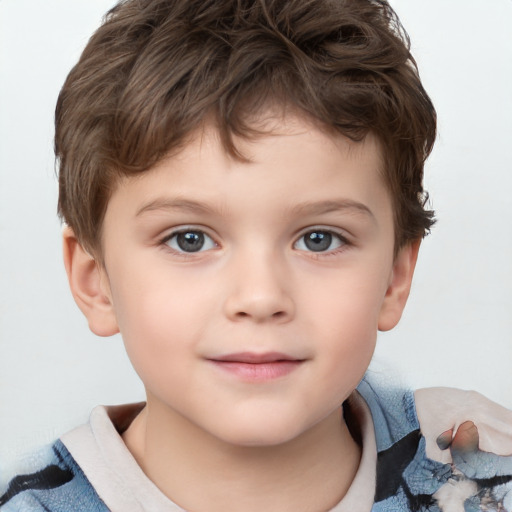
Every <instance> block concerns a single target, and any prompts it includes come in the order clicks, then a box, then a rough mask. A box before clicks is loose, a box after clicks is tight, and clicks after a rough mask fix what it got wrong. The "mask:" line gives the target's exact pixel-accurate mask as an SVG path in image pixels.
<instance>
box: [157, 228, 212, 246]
mask: <svg viewBox="0 0 512 512" xmlns="http://www.w3.org/2000/svg"><path fill="white" fill-rule="evenodd" d="M166 244H167V245H168V246H169V247H170V248H171V249H174V250H175V251H178V252H200V251H206V250H208V249H213V248H214V247H215V242H214V241H213V240H212V239H211V238H210V237H209V236H208V235H207V234H206V233H203V232H202V231H198V230H192V229H191V230H186V231H180V232H178V233H174V234H172V235H171V236H170V237H169V238H168V239H167V241H166Z"/></svg>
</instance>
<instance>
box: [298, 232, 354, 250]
mask: <svg viewBox="0 0 512 512" xmlns="http://www.w3.org/2000/svg"><path fill="white" fill-rule="evenodd" d="M344 243H345V240H344V239H343V238H342V237H341V236H340V235H338V234H336V233H333V232H331V231H325V230H320V229H316V230H313V231H308V232H307V233H305V234H304V235H302V236H301V237H300V238H299V239H298V240H297V242H295V246H294V247H295V248H296V249H299V250H300V251H310V252H325V251H332V250H334V249H337V248H338V247H341V246H342V245H343V244H344Z"/></svg>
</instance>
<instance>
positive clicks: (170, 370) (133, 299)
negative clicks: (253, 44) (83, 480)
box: [64, 115, 419, 512]
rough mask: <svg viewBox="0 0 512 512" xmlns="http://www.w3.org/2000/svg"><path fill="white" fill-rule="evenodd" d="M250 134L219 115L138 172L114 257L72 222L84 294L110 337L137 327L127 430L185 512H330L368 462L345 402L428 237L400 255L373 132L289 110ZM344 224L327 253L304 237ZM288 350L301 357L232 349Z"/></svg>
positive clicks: (125, 183) (122, 200)
mask: <svg viewBox="0 0 512 512" xmlns="http://www.w3.org/2000/svg"><path fill="white" fill-rule="evenodd" d="M236 144H237V147H238V148H239V149H240V150H241V152H242V153H243V154H244V155H245V156H247V157H249V158H250V162H241V161H238V160H234V159H232V158H231V157H230V156H228V155H227V154H226V153H225V151H224V150H223V148H222V146H221V145H220V143H219V140H218V137H217V133H216V132H215V130H214V129H213V128H212V127H211V126H206V127H205V128H204V129H203V130H201V131H200V132H198V133H197V134H196V136H195V137H194V138H193V139H192V140H191V142H190V143H189V144H188V145H187V146H186V147H185V148H184V149H183V150H182V151H181V152H180V153H179V154H177V155H174V156H171V157H168V158H166V159H164V160H162V161H161V162H160V163H159V164H157V165H156V166H155V167H154V168H153V169H151V170H150V171H148V172H146V173H145V174H143V175H141V176H139V177H137V178H129V179H128V178H127V179H123V180H122V181H121V182H120V183H119V186H118V187H117V188H116V190H115V191H114V193H113V195H112V197H111V199H110V201H109V204H108V208H107V212H106V215H105V219H104V225H103V232H102V251H103V258H104V259H103V261H104V265H103V266H102V265H100V264H98V263H97V262H96V261H95V260H94V258H93V257H91V256H90V255H89V254H87V253H86V252H85V251H84V250H83V249H82V248H81V246H80V244H79V243H78V241H77V240H76V238H75V237H74V235H73V232H72V231H71V230H70V229H68V230H66V232H65V235H64V242H65V243H64V254H65V263H66V268H67V271H68V275H69V280H70V285H71V289H72V291H73V295H74V297H75V300H76V301H77V303H78V305H79V306H80V308H81V309H82V311H83V312H84V314H85V315H86V317H87V318H88V321H89V326H90V328H91V329H92V330H93V331H94V332H95V333H96V334H99V335H104V336H106V335H111V334H114V333H116V332H118V331H120V332H121V333H122V336H123V340H124V343H125V346H126V350H127V352H128V355H129V357H130V359H131V361H132V364H133V366H134V368H135V370H136V371H137V372H138V374H139V376H140V377H141V379H142V381H143V382H144V384H145V387H146V392H147V407H146V408H145V409H144V410H143V412H142V413H141V414H140V415H139V416H138V417H137V418H136V420H135V421H134V422H133V423H132V425H131V426H130V427H129V429H128V430H127V431H126V432H125V434H124V435H123V439H124V441H125V443H126V445H127V447H128V449H129V450H130V451H131V452H132V454H133V455H134V457H135V459H136V460H137V462H138V463H139V465H140V466H141V467H142V469H143V470H144V471H145V473H146V474H147V475H148V477H149V478H150V479H151V480H153V482H155V484H156V485H157V486H158V487H159V488H160V489H161V490H162V492H164V493H165V494H166V495H167V496H169V497H170V498H171V499H172V500H173V501H175V502H176V503H177V504H179V505H180V506H181V507H183V508H185V509H187V510H208V511H217V510H219V511H220V510H222V511H224V512H225V511H230V510H233V511H235V510H236V511H247V512H251V511H253V510H254V511H256V510H258V511H260V510H267V511H270V512H272V511H283V510H294V511H298V510H303V511H321V510H328V509H329V508H331V507H333V506H334V505H335V504H336V503H337V502H338V501H339V500H340V499H341V498H342V497H343V496H344V494H345V493H346V491H347V489H348V487H349V486H350V483H351V482H352V480H353V477H354V475H355V472H356V471H357V467H358V464H359V459H360V447H359V446H358V445H357V444H356V443H355V442H354V440H353V439H352V437H351V435H350V433H349V431H348V429H347V427H346V425H345V422H344V420H343V417H342V410H341V407H340V405H341V404H342V403H343V401H344V400H345V399H346V398H347V397H348V396H349V395H350V394H351V393H352V391H353V390H354V388H355V387H356V386H357V384H358V382H359V381H360V379H361V378H362V376H363V375H364V372H365V371H366V369H367V367H368V365H369V362H370V359H371V357H372V354H373V351H374V347H375V342H376V334H377V330H378V329H381V330H387V329H391V328H392V327H393V326H394V325H395V324H396V323H397V322H398V320H399V318H400V315H401V313H402V310H403V307H404V306H405V302H406V300H407V296H408V293H409V289H410V284H411V279H412V274H413V271H414V265H415V261H416V256H417V251H418V245H419V244H417V243H416V244H409V245H407V246H405V247H404V248H402V249H401V250H400V251H398V255H397V256H396V257H394V246H393V243H394V233H393V211H392V203H391V199H390V197H389V194H388V192H387V188H386V186H385V184H384V181H383V178H382V176H381V172H380V170H381V167H382V163H381V160H382V155H381V150H380V146H379V144H378V142H377V141H376V140H375V139H374V138H373V137H371V136H368V137H367V138H366V139H365V141H364V142H361V143H354V142H351V141H349V140H348V139H346V138H344V137H342V136H340V135H333V134H329V133H326V131H324V130H321V129H320V128H319V127H318V126H316V125H314V124H313V123H311V122H309V121H307V120H305V119H303V118H301V117H296V116H292V115H287V116H285V117H284V118H282V119H279V120H276V121H274V126H273V129H272V131H271V132H270V133H269V134H267V135H264V136H261V137H259V138H257V139H256V140H254V141H251V142H250V141H247V140H237V141H236ZM299 178H300V179H299ZM182 232H189V233H192V234H193V235H194V234H195V235H197V234H198V233H204V235H205V239H204V240H205V243H204V245H203V246H202V247H201V250H199V251H196V252H187V251H184V250H183V248H182V247H180V245H179V242H180V240H181V242H183V237H181V238H180V237H179V235H177V233H182ZM311 233H314V234H313V235H311ZM329 234H330V236H331V242H330V244H328V246H327V247H324V246H320V249H321V250H318V247H319V246H318V245H317V246H313V248H314V250H312V249H311V247H310V246H311V244H309V245H308V244H307V243H306V241H307V237H308V236H309V237H311V236H313V237H315V236H316V237H317V238H318V237H319V236H323V237H324V238H325V237H328V236H329ZM186 247H187V248H189V246H186ZM276 352H278V353H280V354H281V355H283V354H284V355H285V356H286V358H288V359H291V360H292V361H293V362H292V363H291V365H290V366H291V369H290V368H288V369H287V367H286V365H284V366H283V365H281V364H280V363H277V362H275V363H272V364H270V365H268V366H269V367H268V368H266V367H265V368H264V367H263V366H258V365H256V364H252V363H249V364H246V363H244V364H242V365H238V366H241V370H240V368H238V370H240V371H238V370H237V371H233V368H232V366H233V365H230V364H226V363H225V361H224V360H223V358H225V357H226V356H230V355H233V354H240V353H244V354H247V353H249V354H251V357H252V356H254V355H255V356H257V357H259V356H265V355H268V354H273V353H276ZM237 357H238V356H237ZM235 359H236V357H235ZM270 359H272V357H270ZM235 367H236V364H235ZM248 368H249V369H248ZM283 368H284V370H283ZM235 370H236V368H235ZM253 370H254V371H253ZM276 372H277V373H276Z"/></svg>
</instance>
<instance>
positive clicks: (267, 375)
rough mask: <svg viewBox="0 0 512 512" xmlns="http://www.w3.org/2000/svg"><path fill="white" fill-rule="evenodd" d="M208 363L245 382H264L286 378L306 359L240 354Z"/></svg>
mask: <svg viewBox="0 0 512 512" xmlns="http://www.w3.org/2000/svg"><path fill="white" fill-rule="evenodd" d="M208 361H210V362H211V363H213V364H214V365H215V366H216V367H217V368H219V369H221V370H223V371H225V372H228V373H230V374H231V375H233V376H235V377H238V378H240V379H242V380H244V381H256V382H264V381H269V380H274V379H278V378H282V377H285V376H286V375H288V374H290V373H291V372H293V371H294V370H295V369H297V368H298V367H299V366H301V365H302V363H304V362H305V359H298V358H296V357H293V356H290V355H288V354H283V353H280V352H267V353H264V354H258V353H254V352H240V353H236V354H227V355H223V356H219V357H214V358H211V359H208Z"/></svg>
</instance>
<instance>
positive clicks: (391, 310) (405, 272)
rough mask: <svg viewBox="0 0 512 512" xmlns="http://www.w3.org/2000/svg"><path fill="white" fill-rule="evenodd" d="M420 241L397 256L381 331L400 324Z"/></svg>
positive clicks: (402, 250)
mask: <svg viewBox="0 0 512 512" xmlns="http://www.w3.org/2000/svg"><path fill="white" fill-rule="evenodd" d="M420 243H421V241H420V240H417V241H414V242H411V243H408V244H406V245H404V247H402V248H401V249H400V250H399V252H398V254H397V255H396V258H395V261H394V263H393V271H392V275H391V280H390V283H389V286H388V289H387V290H386V296H385V297H384V301H383V303H382V307H381V310H380V314H379V323H378V328H379V331H389V330H390V329H393V327H395V325H396V324H398V322H399V320H400V318H401V316H402V312H403V310H404V308H405V304H406V303H407V298H408V297H409V292H410V290H411V283H412V277H413V275H414V268H415V266H416V260H417V259H418V251H419V248H420Z"/></svg>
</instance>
